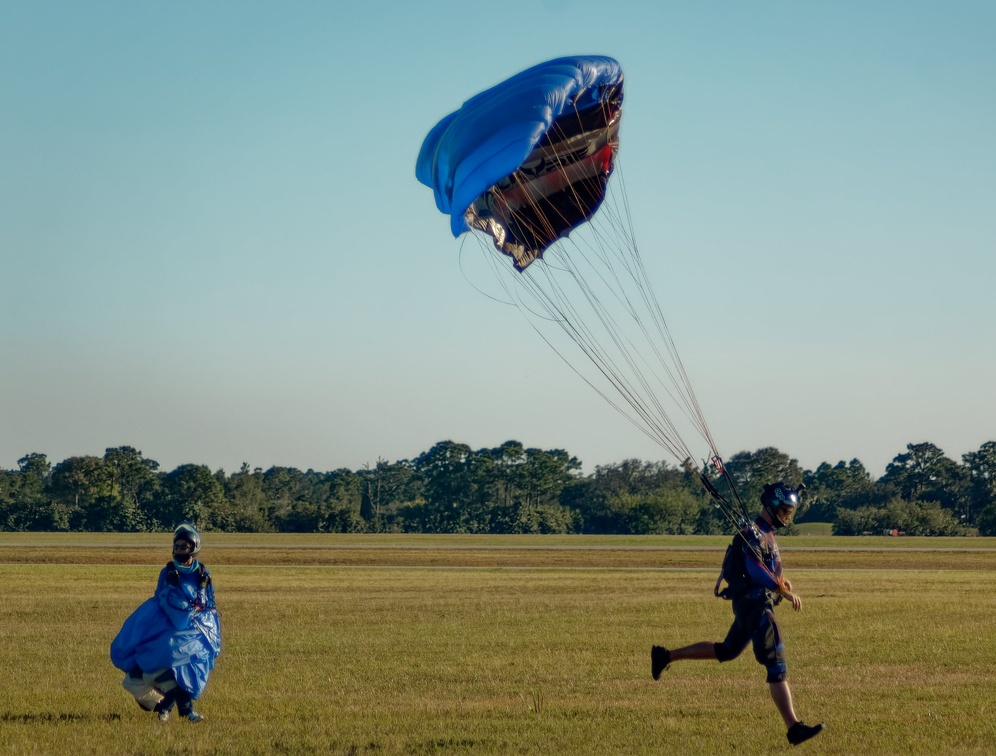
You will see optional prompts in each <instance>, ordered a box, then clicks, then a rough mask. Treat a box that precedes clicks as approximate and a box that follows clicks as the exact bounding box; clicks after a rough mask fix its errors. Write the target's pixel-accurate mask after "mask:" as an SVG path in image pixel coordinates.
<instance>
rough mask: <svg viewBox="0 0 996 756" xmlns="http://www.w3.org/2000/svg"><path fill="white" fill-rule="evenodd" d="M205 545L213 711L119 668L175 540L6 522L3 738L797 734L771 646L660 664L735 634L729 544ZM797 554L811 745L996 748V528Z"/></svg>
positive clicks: (544, 750)
mask: <svg viewBox="0 0 996 756" xmlns="http://www.w3.org/2000/svg"><path fill="white" fill-rule="evenodd" d="M205 540H206V541H207V546H206V547H205V551H204V553H203V555H202V556H203V559H204V562H205V563H206V564H207V565H208V566H209V567H210V568H211V570H212V573H213V575H214V579H215V584H216V586H217V592H218V600H219V605H220V608H221V613H222V623H223V630H224V648H223V651H222V656H221V657H220V658H219V660H218V667H217V669H216V670H215V672H214V674H213V675H212V678H211V681H210V684H209V685H208V688H207V691H206V692H205V694H204V696H203V697H202V699H201V701H200V702H199V705H198V709H199V710H200V711H201V712H202V713H203V714H205V715H206V717H207V720H206V721H205V722H204V723H203V724H199V725H192V724H190V723H187V722H185V721H178V720H175V721H171V722H169V723H166V724H162V723H159V722H158V721H156V720H155V718H154V717H153V716H152V715H150V714H148V713H145V712H142V711H141V710H140V709H139V708H138V707H137V706H136V705H135V703H134V702H133V701H132V699H131V698H130V696H129V695H128V694H127V693H126V692H125V691H124V690H123V689H122V688H121V686H120V680H121V676H122V675H121V673H119V672H118V671H117V670H115V669H114V668H113V667H112V666H111V664H110V662H109V660H108V646H109V644H110V641H111V639H112V638H113V637H114V635H115V633H116V632H117V630H118V628H119V627H120V625H121V622H122V621H123V620H124V618H125V617H126V616H127V615H128V614H129V613H130V612H131V611H132V610H133V609H134V608H135V607H136V606H137V605H138V604H139V603H140V602H141V601H143V600H144V599H145V598H147V597H148V596H149V595H151V592H152V589H153V588H154V585H155V579H156V576H157V574H158V566H159V565H161V564H162V563H164V562H165V560H166V558H167V557H168V550H167V548H166V546H168V536H163V535H158V536H155V535H153V536H150V535H135V536H120V535H117V536H112V535H78V534H77V535H66V534H10V533H3V534H0V585H2V586H3V588H2V591H0V598H2V600H0V671H2V674H3V683H2V684H0V752H3V753H45V754H49V753H51V754H63V753H74V752H75V753H79V754H89V753H108V754H120V753H129V754H130V753H136V754H137V753H141V754H180V753H204V754H208V753H225V754H227V753H238V754H255V753H290V754H294V753H342V754H351V753H352V754H360V753H363V754H394V753H530V754H565V753H569V754H573V753H577V754H641V753H674V754H684V753H729V752H735V753H748V754H750V753H772V752H780V751H787V750H790V747H789V746H788V745H787V743H786V741H785V736H784V730H783V727H782V725H781V722H780V719H779V717H778V715H777V714H776V712H775V709H774V707H773V705H772V704H771V702H770V699H769V698H768V694H767V689H766V686H765V684H764V672H763V669H762V668H761V667H760V666H758V665H757V663H756V662H755V661H754V660H753V657H752V655H751V653H750V651H749V650H748V651H747V652H746V653H745V654H744V655H743V656H742V657H741V658H740V659H738V660H736V661H734V662H731V663H729V664H724V665H719V664H715V663H706V662H700V663H691V662H690V663H686V664H684V665H677V664H676V665H674V666H672V668H671V669H670V670H668V671H667V672H665V673H664V676H663V678H662V680H661V682H659V683H655V682H653V681H652V680H651V679H650V674H649V671H650V670H649V650H650V645H651V644H652V643H664V644H667V645H678V644H683V643H686V642H691V641H698V640H720V639H721V638H722V636H723V634H725V632H726V629H727V626H728V624H729V619H730V609H729V604H727V603H726V602H722V601H720V600H718V599H714V598H713V597H712V595H711V591H712V584H713V582H714V580H715V575H716V571H717V565H718V562H719V561H720V559H721V557H722V550H723V548H725V544H726V542H727V540H728V539H725V538H582V537H573V538H570V537H553V538H539V539H537V538H525V537H519V538H515V537H509V538H497V537H496V538H485V537H410V536H409V537H405V536H383V537H371V536H366V537H361V536H297V537H295V536H265V537H259V536H235V535H216V534H206V536H205ZM164 542H166V543H165V544H164ZM841 544H843V546H842V545H841ZM841 549H843V550H841ZM783 559H784V561H785V563H786V570H787V572H788V574H789V575H790V577H791V578H792V579H793V582H794V583H795V587H796V588H797V589H798V591H799V592H800V593H801V594H802V596H803V600H804V602H805V604H804V608H803V611H802V612H801V613H798V614H796V613H793V612H791V611H790V610H788V609H786V608H785V607H781V608H780V609H779V621H780V624H781V626H782V630H783V634H784V636H785V638H786V644H787V655H788V660H789V673H790V679H791V681H792V685H793V689H794V691H795V694H796V701H797V708H798V710H799V713H800V715H801V716H802V717H803V718H804V719H806V720H807V721H817V720H822V721H825V722H826V724H827V730H826V731H825V732H824V733H823V734H822V735H820V736H819V737H818V738H817V739H816V740H814V741H811V742H810V743H807V744H805V745H803V746H801V749H805V750H808V751H810V752H813V753H834V754H855V753H896V754H905V753H952V754H955V753H957V754H962V753H979V754H982V753H992V752H993V748H994V746H993V743H994V742H996V724H994V722H993V717H992V714H993V707H994V701H996V646H994V644H993V640H992V636H993V627H994V620H996V592H994V591H993V589H992V586H991V585H990V582H991V578H992V575H993V569H994V567H996V542H994V541H992V540H990V539H970V540H969V539H964V540H961V539H888V538H869V539H846V540H845V539H832V538H820V537H807V536H797V537H795V538H792V539H785V541H784V547H783ZM793 568H794V569H793Z"/></svg>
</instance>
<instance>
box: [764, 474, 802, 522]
mask: <svg viewBox="0 0 996 756" xmlns="http://www.w3.org/2000/svg"><path fill="white" fill-rule="evenodd" d="M761 506H762V507H764V511H765V512H767V513H768V514H769V515H771V524H772V525H774V526H775V527H776V528H781V527H784V526H785V525H786V524H788V522H789V520H791V519H792V514H793V513H794V512H795V510H796V507H798V506H799V492H798V491H797V490H795V489H794V488H789V487H788V486H786V485H785V484H784V483H782V482H781V481H778V482H777V483H765V485H764V490H763V491H762V492H761Z"/></svg>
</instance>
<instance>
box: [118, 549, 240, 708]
mask: <svg viewBox="0 0 996 756" xmlns="http://www.w3.org/2000/svg"><path fill="white" fill-rule="evenodd" d="M220 653H221V620H220V618H219V617H218V610H217V609H216V608H215V605H214V590H213V588H212V586H211V583H210V577H209V576H207V571H206V570H204V568H203V567H200V566H199V565H198V567H197V569H196V570H194V571H192V572H189V573H185V572H179V571H177V570H176V568H175V567H173V566H172V565H167V566H166V567H165V568H163V571H162V573H161V574H160V576H159V587H158V588H157V589H156V595H155V596H153V597H152V598H150V599H149V600H148V601H145V602H144V603H143V604H141V605H140V606H139V607H138V608H137V609H136V610H135V611H134V612H132V614H131V616H129V617H128V619H126V620H125V622H124V625H122V627H121V630H120V631H119V632H118V634H117V636H116V637H115V638H114V640H113V642H112V643H111V662H112V663H113V664H114V666H115V667H117V668H118V669H120V670H121V671H123V672H126V673H133V672H134V671H135V669H136V668H138V669H140V670H141V671H142V672H152V671H155V670H162V669H172V670H173V674H174V676H175V677H176V682H177V684H178V685H179V686H180V687H181V688H183V689H184V690H185V691H187V692H188V693H189V694H190V696H191V698H195V699H196V698H198V697H199V696H200V694H201V693H202V692H203V691H204V688H205V686H206V685H207V681H208V676H209V675H210V673H211V670H212V669H214V661H215V658H217V656H218V654H220ZM126 687H127V686H126ZM140 703H141V702H140Z"/></svg>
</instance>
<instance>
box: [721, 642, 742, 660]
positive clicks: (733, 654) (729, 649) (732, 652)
mask: <svg viewBox="0 0 996 756" xmlns="http://www.w3.org/2000/svg"><path fill="white" fill-rule="evenodd" d="M715 649H716V658H717V659H718V660H719V661H720V662H728V661H733V660H734V659H736V658H737V657H738V656H740V654H741V653H742V652H743V650H744V646H741V647H740V648H735V647H734V646H731V645H729V644H727V643H716V644H715Z"/></svg>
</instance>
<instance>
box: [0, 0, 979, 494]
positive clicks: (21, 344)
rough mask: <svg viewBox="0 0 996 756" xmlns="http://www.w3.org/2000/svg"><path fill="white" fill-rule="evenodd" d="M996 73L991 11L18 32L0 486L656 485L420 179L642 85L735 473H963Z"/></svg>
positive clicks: (0, 189) (678, 300) (730, 5)
mask: <svg viewBox="0 0 996 756" xmlns="http://www.w3.org/2000/svg"><path fill="white" fill-rule="evenodd" d="M347 6H351V7H348V8H347ZM994 39H996V4H993V3H991V2H988V0H985V1H983V0H980V1H979V2H967V1H960V0H953V1H952V2H946V3H936V2H914V1H906V0H904V1H899V0H896V1H895V2H875V1H874V0H871V1H869V0H864V1H861V2H858V1H855V2H833V3H829V2H827V3H798V2H789V1H788V0H786V1H784V2H752V3H744V2H739V1H736V2H733V1H731V2H710V3H690V2H670V1H668V0H653V1H650V0H648V1H647V2H620V3H614V4H609V5H606V4H605V3H601V2H588V1H582V2H573V1H571V0H539V1H537V0H524V1H521V2H520V1H519V0H513V1H511V2H504V3H501V4H495V3H466V2H423V3H410V2H400V1H393V0H390V1H389V0H385V1H382V2H375V1H374V2H369V3H332V2H328V3H321V2H281V3H277V2H267V3H262V2H246V1H244V0H240V1H239V2H186V1H181V2H175V1H172V2H137V3H136V2H131V1H130V0H128V1H122V2H104V1H103V0H93V1H91V2H86V3H80V2H62V3H56V2H46V1H45V0H39V1H37V2H14V1H13V0H9V1H8V2H0V102H2V103H3V105H2V109H0V281H2V288H0V318H2V329H0V467H3V468H8V469H9V468H14V467H16V463H17V459H18V458H19V457H21V456H23V455H24V454H26V453H29V452H43V453H46V454H48V456H49V458H50V459H51V460H52V461H53V462H58V461H61V460H62V459H64V458H65V457H68V456H74V455H84V454H93V455H102V454H103V452H104V449H105V448H107V447H111V446H120V445H131V446H135V447H137V448H138V449H140V450H141V451H142V452H143V453H144V454H145V456H146V457H149V458H152V459H155V460H157V461H159V462H160V463H161V464H162V465H163V467H164V468H166V469H172V468H173V467H175V466H177V465H179V464H183V463H187V462H195V463H204V464H207V465H209V466H211V467H212V468H224V469H225V470H227V471H229V472H230V471H232V470H236V469H238V467H239V466H240V464H241V463H242V462H247V463H249V465H250V466H252V467H263V468H267V467H269V466H271V465H288V466H294V467H298V468H301V469H307V468H314V469H316V470H330V469H335V468H339V467H349V468H352V469H357V468H359V467H361V466H362V465H364V464H366V463H371V464H372V463H375V462H376V461H377V459H378V458H384V459H387V460H392V461H393V460H396V459H402V458H408V457H412V456H414V455H417V454H419V453H420V452H422V451H425V450H427V449H428V448H429V447H430V446H431V445H432V444H434V443H435V442H437V441H441V440H444V439H453V440H455V441H461V442H465V443H468V444H470V445H471V446H473V447H475V448H477V447H482V446H496V445H498V444H500V443H502V442H503V441H506V440H509V439H517V440H519V441H522V442H523V443H524V444H526V445H527V446H538V447H541V448H565V449H567V450H568V451H570V452H571V453H573V454H575V455H577V456H578V457H579V458H581V460H582V461H583V462H584V463H585V466H586V469H589V470H590V469H591V468H592V467H593V466H594V465H597V464H605V463H610V462H616V461H620V460H622V459H625V458H628V457H639V458H642V459H663V458H665V454H664V452H662V451H661V450H660V449H658V448H657V447H655V446H654V445H652V444H651V443H650V442H649V441H648V440H647V439H646V438H645V437H644V436H643V435H641V434H640V433H639V432H637V431H636V430H635V429H634V428H632V427H631V426H630V425H629V424H627V423H626V422H625V421H624V420H623V419H621V418H620V417H619V416H618V415H617V414H616V413H615V412H613V411H612V410H611V409H610V408H608V407H607V405H605V404H604V403H603V402H602V400H601V399H600V398H599V397H598V396H597V395H595V394H594V393H593V392H592V391H591V390H590V389H589V388H588V387H587V386H585V385H584V384H583V383H581V382H580V381H579V380H578V379H577V378H576V377H575V376H574V375H573V373H571V372H570V371H569V370H568V369H567V368H566V367H565V366H564V365H563V364H562V363H561V362H560V360H559V359H558V358H557V357H556V356H555V355H554V354H553V353H552V352H551V351H550V350H549V349H548V348H547V347H546V346H545V345H544V344H543V343H542V342H541V341H540V340H539V339H538V338H537V337H536V336H535V334H534V333H533V332H532V331H531V330H530V329H528V328H527V327H524V321H522V320H521V318H519V316H518V315H517V314H516V313H515V312H514V310H513V311H511V312H510V311H509V308H503V307H502V306H500V305H497V304H496V303H494V302H492V301H490V300H489V299H487V298H486V297H483V296H482V295H481V294H480V293H478V292H477V291H476V290H475V289H474V288H473V287H472V286H470V285H469V284H468V282H467V281H466V280H465V278H464V276H463V274H462V273H461V270H460V265H459V255H460V251H459V250H460V245H459V242H458V241H456V240H453V239H452V238H451V236H450V234H449V230H448V224H447V218H446V217H444V216H442V215H440V214H438V213H437V211H436V210H435V206H434V204H433V200H432V195H431V192H430V191H429V190H428V189H426V188H425V187H423V186H421V185H420V184H418V183H417V182H416V180H415V178H414V163H415V157H416V155H417V153H418V149H419V146H420V144H421V141H422V138H423V137H424V135H425V133H426V132H427V131H428V129H429V128H431V126H432V125H433V124H434V123H435V122H436V121H437V120H438V119H439V118H441V117H442V116H444V115H446V114H447V113H448V112H450V111H451V110H453V109H455V108H457V107H459V105H460V104H461V103H462V102H463V100H465V99H466V98H468V97H470V96H471V95H473V94H475V93H476V92H478V91H480V90H482V89H484V88H486V87H488V86H491V85H493V84H495V83H497V82H498V81H500V80H501V79H503V78H506V77H507V76H510V75H512V74H513V73H515V72H517V71H518V70H520V69H522V68H525V67H527V66H530V65H532V64H534V63H537V62H540V61H542V60H545V59H548V58H552V57H556V56H560V55H570V54H605V55H612V56H614V57H616V58H617V59H618V60H619V61H620V62H621V63H622V65H623V68H624V70H625V72H626V105H625V110H624V116H623V126H622V134H621V140H622V143H621V149H620V164H621V166H622V167H623V171H624V175H625V178H626V193H627V196H628V198H629V204H630V207H631V209H632V212H633V216H634V223H635V225H636V231H637V236H638V239H639V242H640V246H641V249H642V252H643V254H644V256H645V257H646V258H647V260H648V263H649V265H650V272H651V277H652V278H653V280H654V281H653V282H654V285H655V287H656V291H657V294H658V297H659V299H660V300H661V302H662V304H663V308H664V312H665V314H666V316H667V318H668V322H669V324H670V326H671V329H672V332H673V334H674V336H675V339H676V340H677V342H678V345H679V349H680V350H681V353H682V356H683V358H684V361H685V365H686V367H687V368H688V370H689V372H690V373H691V375H692V378H693V383H694V385H695V387H696V390H697V392H698V398H699V400H700V401H701V403H702V405H703V409H704V412H705V414H706V417H707V418H708V419H709V423H710V426H711V428H712V431H713V434H714V435H715V437H716V440H717V442H718V444H719V446H720V448H721V449H722V450H723V451H724V453H726V454H727V455H730V454H732V453H734V452H736V451H739V450H743V449H750V450H753V449H757V448H759V447H762V446H769V445H774V446H777V447H778V448H780V449H782V450H783V451H785V452H787V453H789V454H791V455H793V456H795V457H797V458H798V459H799V461H800V463H801V464H802V465H804V466H805V467H810V468H812V467H815V466H816V465H818V464H819V463H820V462H823V461H829V462H831V463H834V462H836V461H838V460H840V459H845V460H850V459H851V458H854V457H857V458H859V459H860V460H861V461H862V462H864V463H865V465H866V466H867V467H868V468H869V470H870V471H871V472H872V474H873V475H876V476H877V475H880V474H881V473H882V472H883V471H884V468H885V465H886V464H887V463H888V462H889V461H890V460H891V459H892V458H893V457H894V456H895V455H896V454H898V453H900V452H902V451H904V449H905V447H906V444H908V443H911V442H921V441H931V442H933V443H936V444H937V445H939V446H940V447H941V448H942V449H944V450H945V452H947V453H948V455H949V456H952V457H953V458H955V459H958V458H959V457H960V455H961V454H963V453H965V452H968V451H973V450H975V449H977V448H978V447H979V446H980V445H981V444H982V443H984V442H986V441H989V440H993V439H996V399H994V398H993V386H994V385H996V347H994V345H996V305H994V303H993V295H992V288H993V282H994V280H996V255H994V247H996V138H994V137H996V97H994V89H993V86H994V84H993V83H994V82H996V45H994V44H993V40H994ZM510 377H514V378H515V379H516V380H520V379H526V380H528V381H529V382H530V383H532V384H533V385H534V386H535V387H536V388H535V390H533V391H531V392H529V393H526V394H525V395H523V394H521V393H516V392H513V391H510V390H508V388H507V387H508V385H509V381H510Z"/></svg>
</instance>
